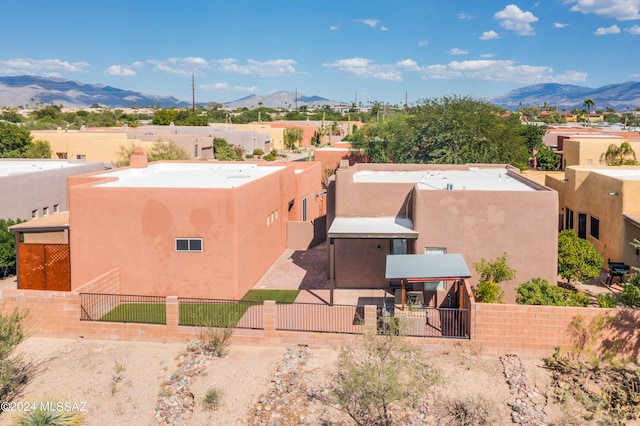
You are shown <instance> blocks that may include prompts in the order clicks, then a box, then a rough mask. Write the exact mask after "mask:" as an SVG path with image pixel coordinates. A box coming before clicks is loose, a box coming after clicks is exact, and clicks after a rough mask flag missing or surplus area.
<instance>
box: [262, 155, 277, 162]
mask: <svg viewBox="0 0 640 426" xmlns="http://www.w3.org/2000/svg"><path fill="white" fill-rule="evenodd" d="M262 159H263V160H265V161H276V156H275V155H273V154H271V153H269V154H267V155H265V156H264V157H262Z"/></svg>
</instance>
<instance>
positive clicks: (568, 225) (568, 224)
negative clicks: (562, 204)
mask: <svg viewBox="0 0 640 426" xmlns="http://www.w3.org/2000/svg"><path fill="white" fill-rule="evenodd" d="M564 210H565V212H566V215H565V218H564V229H573V210H571V209H569V208H565V209H564Z"/></svg>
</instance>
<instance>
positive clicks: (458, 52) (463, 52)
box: [449, 47, 469, 55]
mask: <svg viewBox="0 0 640 426" xmlns="http://www.w3.org/2000/svg"><path fill="white" fill-rule="evenodd" d="M449 54H450V55H468V54H469V51H468V50H464V49H458V48H457V47H454V48H453V49H449Z"/></svg>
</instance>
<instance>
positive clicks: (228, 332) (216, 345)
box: [187, 312, 241, 357]
mask: <svg viewBox="0 0 640 426" xmlns="http://www.w3.org/2000/svg"><path fill="white" fill-rule="evenodd" d="M240 316H241V314H239V313H237V312H228V313H227V314H225V316H224V318H222V319H219V318H217V319H216V321H215V323H214V321H213V320H211V319H210V318H205V317H204V316H203V317H202V318H201V319H200V321H199V324H204V326H203V327H201V328H200V330H199V332H198V339H197V340H196V341H195V342H190V343H188V345H187V349H189V350H192V351H199V352H202V353H207V354H210V355H213V356H217V357H222V356H224V355H225V354H226V352H227V348H228V346H229V339H231V336H232V335H233V329H234V327H235V326H236V324H237V323H238V321H239V320H240ZM219 321H222V323H219Z"/></svg>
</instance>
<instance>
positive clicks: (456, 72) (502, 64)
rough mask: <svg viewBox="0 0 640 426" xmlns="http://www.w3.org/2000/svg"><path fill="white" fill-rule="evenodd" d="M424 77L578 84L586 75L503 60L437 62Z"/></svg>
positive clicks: (527, 83) (425, 70) (520, 82)
mask: <svg viewBox="0 0 640 426" xmlns="http://www.w3.org/2000/svg"><path fill="white" fill-rule="evenodd" d="M422 70H423V72H424V75H423V78H424V79H454V78H471V79H475V80H481V81H494V82H512V83H518V84H525V85H529V84H536V83H552V82H555V83H575V82H584V81H586V79H587V74H586V73H584V72H578V71H567V72H564V73H562V74H554V71H553V68H551V67H547V66H534V65H520V64H517V63H516V62H514V61H509V60H504V61H498V60H470V61H453V62H450V63H448V64H446V65H442V64H437V65H430V66H427V67H423V68H422Z"/></svg>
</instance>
